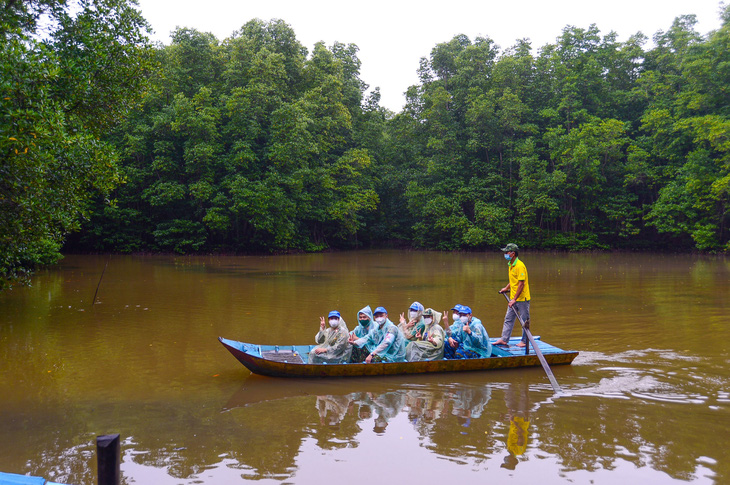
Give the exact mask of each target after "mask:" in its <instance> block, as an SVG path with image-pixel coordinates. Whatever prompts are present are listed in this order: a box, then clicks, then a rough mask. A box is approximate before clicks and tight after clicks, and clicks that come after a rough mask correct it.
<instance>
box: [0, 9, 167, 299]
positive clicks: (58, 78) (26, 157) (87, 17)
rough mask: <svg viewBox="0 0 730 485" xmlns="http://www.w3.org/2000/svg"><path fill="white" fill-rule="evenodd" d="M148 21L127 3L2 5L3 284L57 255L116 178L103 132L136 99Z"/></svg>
mask: <svg viewBox="0 0 730 485" xmlns="http://www.w3.org/2000/svg"><path fill="white" fill-rule="evenodd" d="M145 28H146V23H145V21H144V19H143V18H142V17H141V16H140V14H139V12H138V11H136V10H135V9H134V8H133V6H132V5H130V4H129V2H128V1H126V0H82V1H79V2H77V3H75V4H74V5H73V6H69V5H67V4H66V2H65V1H62V0H39V1H25V2H21V1H11V0H5V1H3V2H2V5H1V6H0V120H1V121H0V288H2V287H3V286H4V285H6V284H7V283H8V282H9V281H12V280H14V279H17V278H23V276H24V275H25V274H26V272H27V270H28V268H32V267H33V266H34V265H35V264H38V263H49V262H53V261H56V260H57V259H58V258H59V257H60V252H59V251H60V248H61V245H62V244H63V242H64V237H65V235H66V233H67V232H68V231H71V230H74V229H77V228H78V227H79V218H80V217H83V216H85V215H86V214H88V209H89V207H88V203H89V200H90V198H91V196H92V194H94V193H100V194H106V193H108V192H109V191H110V190H111V189H112V188H113V187H115V186H116V184H117V183H118V181H119V180H118V173H117V170H116V156H115V149H114V147H113V146H112V145H111V144H110V143H108V142H105V141H102V140H100V137H102V136H103V135H105V134H106V133H107V130H108V128H109V127H110V126H113V125H114V124H115V123H116V121H117V120H118V119H119V118H120V117H122V116H123V115H124V114H125V113H126V112H127V111H128V110H129V109H130V108H131V107H132V106H133V104H134V103H135V102H137V101H138V100H139V99H140V98H141V97H142V94H143V92H142V90H143V88H144V86H145V83H146V81H145V80H146V76H145V75H144V70H145V69H148V68H149V67H150V60H151V54H152V51H151V49H149V48H147V47H145V46H146V38H145V37H144V31H145Z"/></svg>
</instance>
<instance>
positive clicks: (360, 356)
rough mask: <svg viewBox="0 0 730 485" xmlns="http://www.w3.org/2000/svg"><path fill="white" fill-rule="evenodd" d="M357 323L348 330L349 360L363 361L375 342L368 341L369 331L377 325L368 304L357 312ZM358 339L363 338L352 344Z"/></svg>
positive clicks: (372, 330)
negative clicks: (350, 351)
mask: <svg viewBox="0 0 730 485" xmlns="http://www.w3.org/2000/svg"><path fill="white" fill-rule="evenodd" d="M357 323H358V325H357V326H356V327H355V329H354V330H352V331H351V332H350V336H349V339H348V340H349V342H350V344H351V345H352V357H351V358H350V362H363V361H364V360H365V357H367V356H368V354H370V352H372V350H373V349H374V348H375V344H371V343H369V341H370V338H369V337H368V336H369V334H370V333H372V332H374V331H375V327H377V325H376V324H375V320H374V319H373V311H372V310H371V309H370V305H368V306H366V307H365V308H363V309H362V310H360V311H359V312H357ZM359 339H365V340H363V341H362V342H361V345H353V344H354V343H355V342H356V341H358V340H359Z"/></svg>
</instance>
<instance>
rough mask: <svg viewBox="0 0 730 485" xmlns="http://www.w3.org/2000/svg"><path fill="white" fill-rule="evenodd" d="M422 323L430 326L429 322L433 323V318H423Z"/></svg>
mask: <svg viewBox="0 0 730 485" xmlns="http://www.w3.org/2000/svg"><path fill="white" fill-rule="evenodd" d="M423 321H424V322H425V323H426V325H431V322H433V318H424V319H423Z"/></svg>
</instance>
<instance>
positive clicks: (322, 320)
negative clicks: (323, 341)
mask: <svg viewBox="0 0 730 485" xmlns="http://www.w3.org/2000/svg"><path fill="white" fill-rule="evenodd" d="M324 323H325V319H324V317H319V328H320V329H322V330H324Z"/></svg>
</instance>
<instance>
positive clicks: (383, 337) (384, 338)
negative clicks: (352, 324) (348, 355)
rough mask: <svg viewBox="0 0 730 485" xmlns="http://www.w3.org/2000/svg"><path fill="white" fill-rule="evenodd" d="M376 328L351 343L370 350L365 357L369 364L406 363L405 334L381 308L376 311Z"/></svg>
mask: <svg viewBox="0 0 730 485" xmlns="http://www.w3.org/2000/svg"><path fill="white" fill-rule="evenodd" d="M374 317H375V328H374V330H372V331H371V332H370V333H368V334H367V335H366V336H365V337H361V338H359V339H356V340H352V334H350V338H351V340H350V343H351V344H352V345H353V346H354V347H357V348H366V349H368V352H369V353H368V355H367V357H365V362H366V363H367V364H369V363H371V362H405V360H406V338H405V337H404V336H403V332H401V331H400V329H399V328H398V327H396V326H395V324H394V323H393V322H391V321H390V319H389V318H388V311H387V310H386V309H385V308H383V307H381V306H379V307H378V308H376V309H375V314H374Z"/></svg>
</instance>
